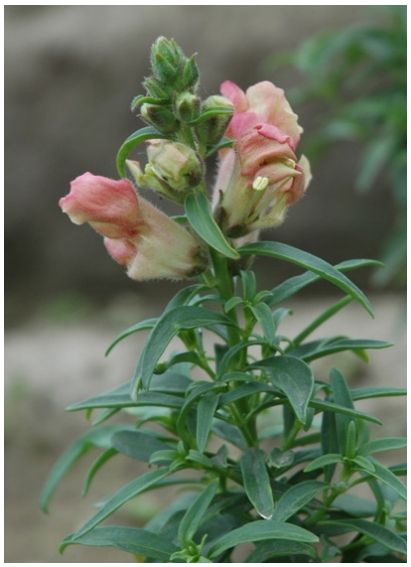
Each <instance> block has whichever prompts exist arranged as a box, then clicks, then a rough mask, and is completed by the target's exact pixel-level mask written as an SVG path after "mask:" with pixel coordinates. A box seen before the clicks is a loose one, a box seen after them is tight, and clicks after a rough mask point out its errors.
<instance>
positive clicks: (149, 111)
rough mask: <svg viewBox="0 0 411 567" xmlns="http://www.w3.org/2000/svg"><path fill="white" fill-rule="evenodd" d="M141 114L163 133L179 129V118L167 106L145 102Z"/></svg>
mask: <svg viewBox="0 0 411 567" xmlns="http://www.w3.org/2000/svg"><path fill="white" fill-rule="evenodd" d="M141 116H142V118H143V119H144V120H145V121H146V122H147V123H148V124H151V126H154V128H156V129H157V130H159V132H161V133H162V134H171V133H172V132H175V131H176V130H178V120H177V118H176V117H175V116H174V114H173V112H172V111H171V109H170V108H168V107H166V106H160V105H157V104H147V103H145V104H143V105H142V106H141Z"/></svg>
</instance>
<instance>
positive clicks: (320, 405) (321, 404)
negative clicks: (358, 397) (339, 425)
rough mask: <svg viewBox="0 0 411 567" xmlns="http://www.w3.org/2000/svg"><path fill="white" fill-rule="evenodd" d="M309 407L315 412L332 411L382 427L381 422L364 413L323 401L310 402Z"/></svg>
mask: <svg viewBox="0 0 411 567" xmlns="http://www.w3.org/2000/svg"><path fill="white" fill-rule="evenodd" d="M308 405H309V407H312V408H314V409H316V410H320V411H332V412H334V413H336V414H343V415H348V416H351V417H357V418H358V419H365V421H371V422H372V423H378V425H382V422H381V421H380V420H379V419H378V418H377V417H374V416H373V415H370V414H368V413H365V412H363V411H358V410H352V409H349V408H345V407H344V406H340V405H338V404H333V403H331V402H325V401H323V400H317V399H315V400H310V401H309V403H308Z"/></svg>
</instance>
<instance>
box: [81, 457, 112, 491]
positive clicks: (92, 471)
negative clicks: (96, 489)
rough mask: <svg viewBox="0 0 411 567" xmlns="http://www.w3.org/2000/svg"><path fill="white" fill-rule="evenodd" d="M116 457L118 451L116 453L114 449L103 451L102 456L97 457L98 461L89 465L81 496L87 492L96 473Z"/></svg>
mask: <svg viewBox="0 0 411 567" xmlns="http://www.w3.org/2000/svg"><path fill="white" fill-rule="evenodd" d="M116 455H118V451H116V449H107V451H104V453H103V454H102V455H100V456H99V457H98V459H96V460H95V461H94V463H93V464H92V465H91V467H90V469H89V471H88V473H87V476H86V479H85V481H84V486H83V491H82V494H81V495H82V496H83V497H84V496H86V494H87V492H88V491H89V488H90V485H91V481H92V480H93V478H94V476H95V475H96V473H97V472H98V471H99V470H100V469H101V467H102V466H103V465H104V464H105V463H107V461H109V460H110V459H112V458H113V457H115V456H116Z"/></svg>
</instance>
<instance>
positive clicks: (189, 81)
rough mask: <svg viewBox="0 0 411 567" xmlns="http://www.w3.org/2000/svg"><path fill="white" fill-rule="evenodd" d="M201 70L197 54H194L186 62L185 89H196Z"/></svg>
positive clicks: (184, 72)
mask: <svg viewBox="0 0 411 567" xmlns="http://www.w3.org/2000/svg"><path fill="white" fill-rule="evenodd" d="M198 78H199V72H198V67H197V63H196V62H195V55H192V56H191V57H190V58H189V59H187V60H186V64H185V66H184V70H183V76H182V81H183V88H185V89H195V88H196V86H197V83H198Z"/></svg>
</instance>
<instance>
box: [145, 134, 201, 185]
mask: <svg viewBox="0 0 411 567" xmlns="http://www.w3.org/2000/svg"><path fill="white" fill-rule="evenodd" d="M147 154H148V158H149V163H148V164H147V167H148V166H150V168H149V171H150V174H152V173H154V174H156V175H157V176H158V177H159V178H160V179H161V180H162V181H165V182H166V183H167V184H168V185H169V186H170V187H171V188H172V189H174V190H176V191H178V192H183V191H187V189H192V188H194V187H196V186H197V185H198V184H199V183H200V181H201V180H202V177H203V167H202V165H201V163H200V161H199V159H198V157H197V155H196V153H195V151H194V150H192V149H191V148H189V147H188V146H186V145H184V144H181V143H180V142H169V141H162V140H152V142H151V144H150V146H149V148H148V151H147ZM147 167H146V172H147Z"/></svg>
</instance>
